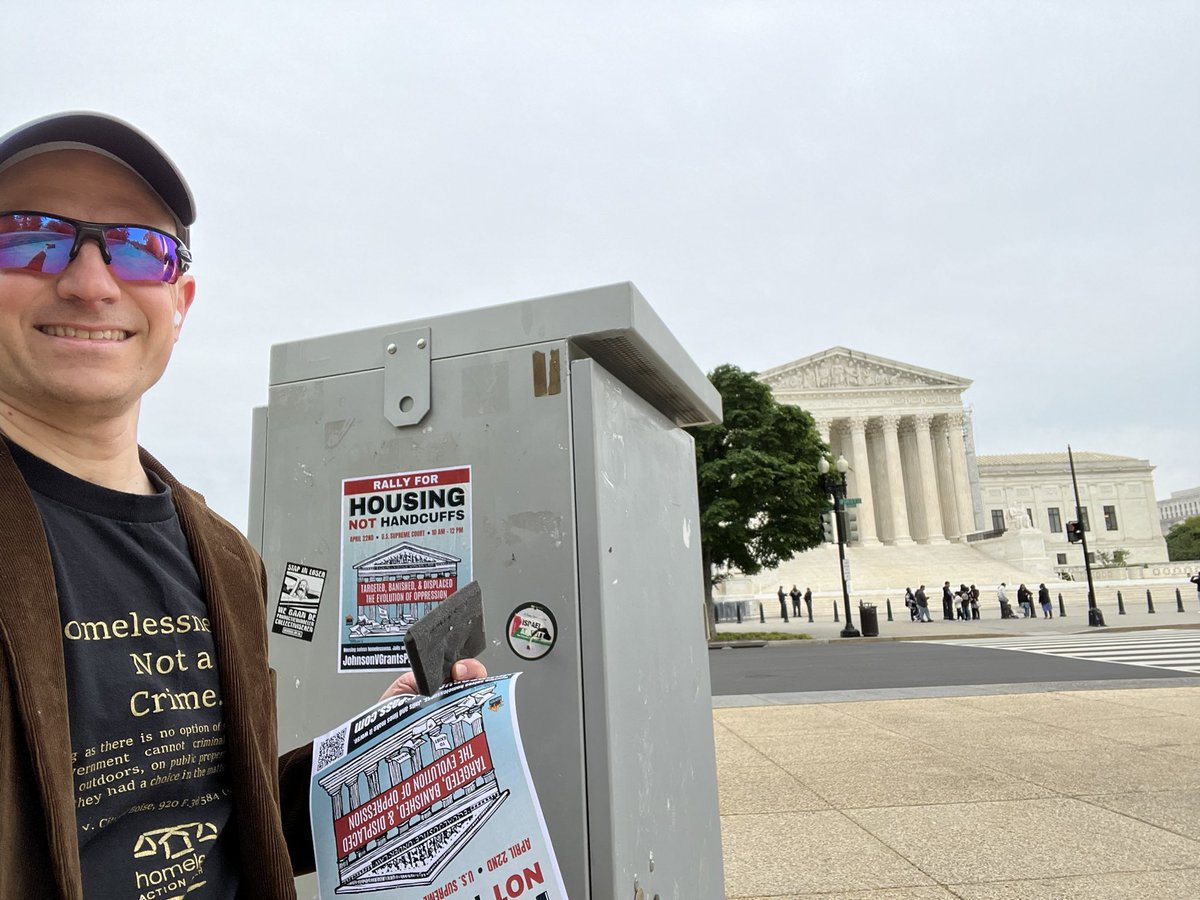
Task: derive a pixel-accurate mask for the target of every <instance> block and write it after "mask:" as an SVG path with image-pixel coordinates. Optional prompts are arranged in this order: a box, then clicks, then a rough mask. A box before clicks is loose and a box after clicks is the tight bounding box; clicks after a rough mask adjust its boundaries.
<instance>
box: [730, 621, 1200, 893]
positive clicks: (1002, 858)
mask: <svg viewBox="0 0 1200 900" xmlns="http://www.w3.org/2000/svg"><path fill="white" fill-rule="evenodd" d="M1180 618H1182V616H1180ZM1076 623H1078V619H1077V620H1076ZM896 624H900V623H896ZM903 624H904V625H905V626H906V627H907V626H908V623H907V621H906V622H904V623H903ZM1047 624H1049V623H1047ZM947 625H949V623H947ZM911 627H912V628H914V629H915V628H916V627H917V626H916V625H913V626H911ZM931 627H932V626H929V625H926V626H924V628H926V629H929V628H931ZM1084 627H1086V625H1084ZM1188 681H1190V682H1192V683H1193V684H1194V683H1195V680H1194V679H1189V680H1188ZM1030 690H1031V691H1036V690H1037V688H1036V686H1031V687H1030ZM981 694H983V690H982V689H981ZM747 702H749V701H747ZM713 723H714V731H715V735H716V746H717V765H718V782H719V788H720V810H721V834H722V841H723V845H724V859H725V884H726V896H727V897H729V898H737V900H750V898H754V900H766V898H770V900H795V898H801V897H804V898H810V897H823V898H841V900H852V898H853V900H948V898H963V900H1041V898H1047V900H1049V898H1066V900H1109V898H1111V900H1118V898H1120V900H1127V898H1154V900H1185V898H1186V900H1195V898H1197V897H1200V686H1187V687H1166V688H1163V687H1146V688H1137V689H1128V690H1126V689H1121V690H1109V689H1101V690H1081V691H1062V692H1042V693H1036V692H1033V693H1021V694H1006V695H992V696H986V695H981V696H955V697H942V698H936V699H919V700H883V701H878V700H868V701H861V702H845V703H813V704H804V705H796V706H783V705H765V706H747V707H741V708H737V707H733V708H729V707H726V708H720V709H715V710H714V711H713Z"/></svg>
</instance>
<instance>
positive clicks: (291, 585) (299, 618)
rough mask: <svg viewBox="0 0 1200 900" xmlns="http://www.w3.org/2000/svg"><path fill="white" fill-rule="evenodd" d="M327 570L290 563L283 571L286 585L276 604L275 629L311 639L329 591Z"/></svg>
mask: <svg viewBox="0 0 1200 900" xmlns="http://www.w3.org/2000/svg"><path fill="white" fill-rule="evenodd" d="M326 574H327V573H326V571H325V570H324V569H318V568H316V567H314V566H302V565H300V564H299V563H293V562H290V563H287V565H286V566H284V570H283V584H282V585H281V586H280V588H279V602H278V603H277V604H276V606H275V621H274V622H272V623H271V631H273V632H274V633H275V634H282V635H285V636H287V637H292V638H298V639H299V640H302V641H311V640H312V639H313V632H314V631H316V630H317V607H319V606H320V605H321V593H322V592H323V591H324V590H325V576H326Z"/></svg>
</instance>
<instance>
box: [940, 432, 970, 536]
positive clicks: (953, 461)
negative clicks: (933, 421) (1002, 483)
mask: <svg viewBox="0 0 1200 900" xmlns="http://www.w3.org/2000/svg"><path fill="white" fill-rule="evenodd" d="M962 427H963V414H962V413H951V414H950V415H948V416H946V429H947V431H948V432H949V435H950V469H951V471H952V472H953V473H954V505H955V507H957V509H958V530H959V532H960V533H962V534H971V533H972V532H973V531H975V506H974V504H973V503H972V502H971V482H970V480H969V479H968V477H967V445H966V443H965V442H964V441H963V430H962Z"/></svg>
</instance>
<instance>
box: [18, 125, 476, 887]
mask: <svg viewBox="0 0 1200 900" xmlns="http://www.w3.org/2000/svg"><path fill="white" fill-rule="evenodd" d="M194 218H195V208H194V204H193V200H192V195H191V192H190V190H189V188H188V186H187V183H186V182H185V181H184V179H183V177H182V175H181V174H180V173H179V172H178V170H177V169H176V168H175V166H174V165H173V163H171V161H170V160H169V159H168V158H167V157H166V155H165V154H164V153H163V152H162V151H161V150H160V149H159V148H158V147H157V146H156V145H155V144H153V143H152V142H151V141H150V140H149V139H148V138H146V137H145V136H144V135H142V134H141V133H140V132H138V131H137V130H136V129H133V128H132V127H131V126H128V125H126V124H125V123H122V122H119V121H117V120H114V119H111V118H109V117H106V116H99V115H93V114H66V115H61V116H52V117H48V118H46V119H42V120H38V121H37V122H33V123H30V124H28V125H26V126H23V127H22V128H19V129H17V130H16V131H13V132H10V133H9V134H8V135H6V136H5V137H3V138H0V438H2V439H0V546H2V547H3V548H4V552H3V554H0V583H3V584H4V585H5V590H4V592H3V594H2V595H0V835H2V840H0V896H2V897H21V898H71V900H77V898H82V897H84V896H85V892H86V896H87V897H89V898H108V897H114V898H117V897H138V896H143V895H146V894H148V892H151V891H153V890H155V889H157V888H159V887H161V886H164V885H166V884H168V883H169V884H170V885H171V895H173V896H182V895H183V894H185V893H186V894H187V896H188V897H189V900H210V898H211V900H217V898H222V900H223V898H227V897H233V896H235V895H236V896H239V897H255V898H272V900H273V898H293V897H295V888H294V884H293V880H292V879H293V877H294V873H300V872H304V871H309V870H311V869H312V867H313V857H312V848H311V838H310V835H309V833H308V831H309V828H308V821H307V820H308V812H307V793H308V785H307V782H308V778H309V769H310V766H311V745H310V746H307V747H303V748H300V749H299V750H296V751H293V752H291V753H289V754H287V755H286V756H284V757H282V758H279V757H278V755H277V750H276V742H275V734H276V724H275V709H274V686H273V684H274V673H273V672H272V671H271V670H270V668H269V667H268V663H267V641H266V627H265V617H264V612H265V602H266V576H265V573H264V571H263V566H262V562H261V561H260V560H259V559H258V557H257V555H256V554H255V553H254V550H253V549H252V548H251V546H250V545H249V543H248V542H247V541H246V540H245V538H244V537H243V536H242V535H241V534H239V533H238V532H237V530H236V529H234V528H233V527H232V526H231V525H229V524H228V523H227V522H225V521H224V520H222V519H221V518H220V517H219V516H217V515H216V514H215V513H213V512H211V511H210V510H209V509H208V508H207V507H206V506H205V504H204V500H203V498H202V497H200V495H198V494H196V493H194V492H193V491H191V490H189V489H188V488H186V487H184V486H183V485H182V484H180V483H179V482H178V481H177V480H175V478H174V477H173V476H172V475H171V474H170V473H169V472H167V470H166V469H164V468H163V467H162V466H161V465H160V464H159V463H158V462H157V461H155V460H154V458H153V457H151V456H150V455H149V454H148V453H146V452H145V451H144V450H141V449H140V448H139V446H138V444H137V425H138V414H139V411H140V404H141V398H142V395H143V394H144V393H145V392H146V391H147V390H148V389H149V388H150V387H151V386H152V385H153V384H154V383H155V382H156V381H157V380H158V379H159V377H160V376H161V375H162V373H163V370H164V368H165V367H166V365H167V362H168V360H169V359H170V356H171V350H172V348H173V346H174V344H175V342H176V341H177V340H178V339H179V336H180V333H181V330H182V327H183V324H184V322H185V320H186V318H187V315H188V313H189V311H190V309H191V307H192V302H193V300H194V298H195V295H196V283H195V280H194V279H193V277H192V276H191V275H189V274H187V268H188V264H189V262H190V260H191V256H190V252H189V250H188V247H187V244H188V236H189V226H190V225H191V224H192V222H193V221H194ZM96 223H99V224H96ZM481 671H482V667H481V666H479V664H478V663H477V662H475V661H468V662H464V663H460V664H459V667H458V669H457V671H456V673H455V674H456V675H458V676H459V677H473V676H474V675H477V674H480V672H481ZM412 687H413V685H412V680H411V677H408V678H405V679H398V680H397V681H396V682H395V683H394V684H393V685H392V686H391V687H390V688H389V689H388V691H387V692H386V693H387V694H388V695H390V694H393V693H400V692H404V691H409V690H411V689H412Z"/></svg>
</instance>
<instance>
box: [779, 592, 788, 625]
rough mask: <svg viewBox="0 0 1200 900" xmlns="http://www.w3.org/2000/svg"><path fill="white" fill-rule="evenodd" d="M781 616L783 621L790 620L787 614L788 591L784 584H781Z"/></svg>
mask: <svg viewBox="0 0 1200 900" xmlns="http://www.w3.org/2000/svg"><path fill="white" fill-rule="evenodd" d="M779 618H781V619H783V621H785V622H786V621H787V620H788V616H787V592H786V591H785V590H784V589H783V585H782V584H781V585H780V586H779Z"/></svg>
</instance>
